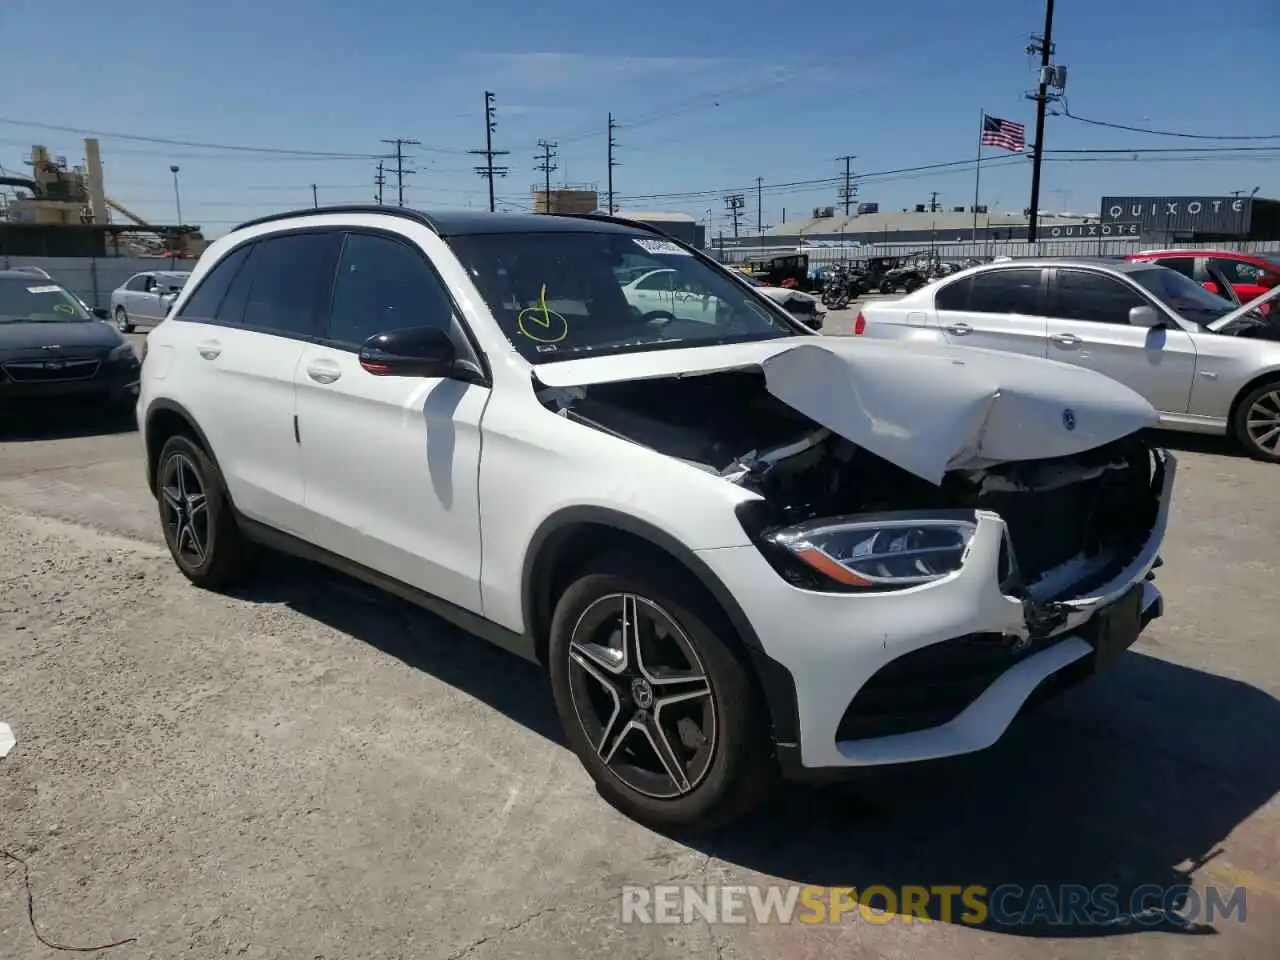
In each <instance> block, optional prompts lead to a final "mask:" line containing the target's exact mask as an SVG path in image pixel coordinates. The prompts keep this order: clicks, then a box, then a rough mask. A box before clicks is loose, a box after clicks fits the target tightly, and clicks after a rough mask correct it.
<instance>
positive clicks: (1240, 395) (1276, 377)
mask: <svg viewBox="0 0 1280 960" xmlns="http://www.w3.org/2000/svg"><path fill="white" fill-rule="evenodd" d="M1270 381H1275V382H1277V383H1280V366H1276V367H1273V368H1271V369H1270V370H1264V371H1263V372H1262V373H1259V374H1257V375H1256V376H1254V377H1253V379H1252V380H1249V381H1248V382H1247V383H1246V384H1244V386H1242V387H1241V388H1240V389H1239V390H1237V391H1236V395H1235V397H1234V398H1232V400H1231V409H1230V410H1229V411H1228V412H1227V431H1228V432H1231V431H1232V430H1234V429H1235V422H1236V413H1237V412H1238V411H1239V409H1240V404H1241V403H1243V402H1244V398H1245V397H1247V396H1248V395H1249V394H1250V393H1252V392H1253V391H1254V390H1256V389H1258V387H1260V386H1262V385H1263V384H1264V383H1267V382H1270Z"/></svg>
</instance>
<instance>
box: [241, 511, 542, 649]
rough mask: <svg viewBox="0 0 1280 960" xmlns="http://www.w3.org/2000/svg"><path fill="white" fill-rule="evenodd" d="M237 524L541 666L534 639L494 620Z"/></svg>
mask: <svg viewBox="0 0 1280 960" xmlns="http://www.w3.org/2000/svg"><path fill="white" fill-rule="evenodd" d="M236 523H237V524H238V525H239V527H240V532H241V533H243V534H244V535H245V537H246V538H248V539H249V540H251V541H253V542H254V543H256V544H258V545H259V546H263V547H266V548H267V549H269V550H278V551H280V552H281V553H287V554H289V555H290V556H294V557H298V558H300V559H303V560H310V561H313V562H315V563H318V564H320V565H321V566H325V567H328V568H329V569H330V570H335V571H337V572H338V573H343V574H346V575H347V576H349V577H352V578H353V579H356V580H359V581H361V582H362V583H366V584H368V585H369V586H371V587H374V588H376V589H378V590H383V591H385V592H386V593H390V594H392V595H393V596H396V597H399V598H400V599H401V600H407V601H408V602H409V603H412V604H414V605H415V606H418V607H421V608H422V609H424V610H426V611H428V612H430V613H434V614H435V615H436V616H438V617H440V618H441V619H443V620H447V621H448V622H449V623H451V624H453V625H454V626H455V627H458V628H460V629H462V630H465V631H467V632H468V633H471V634H475V635H476V636H478V637H480V638H481V639H484V640H488V641H489V642H490V643H492V644H494V645H495V646H498V647H501V648H502V649H503V650H506V651H508V652H509V653H514V654H515V655H516V656H519V657H523V658H524V659H525V660H529V661H531V662H533V663H538V662H539V661H538V656H537V653H536V646H535V644H534V642H533V638H532V637H531V636H529V635H528V634H520V633H516V632H514V631H512V630H508V629H507V628H506V627H502V626H499V625H498V624H496V623H494V622H493V621H491V620H486V619H485V618H484V617H482V616H480V615H479V614H476V613H472V612H471V611H470V610H465V609H463V608H462V607H459V606H458V605H457V604H454V603H450V602H449V601H447V600H441V599H440V598H439V597H437V596H435V595H433V594H430V593H427V592H426V591H424V590H419V589H418V588H417V587H411V586H409V585H408V584H406V583H401V582H400V581H399V580H396V579H394V578H392V577H389V576H387V575H386V574H384V573H379V572H378V571H377V570H371V569H370V568H369V567H366V566H364V565H363V564H360V563H356V562H355V561H354V560H348V559H347V558H346V557H340V556H338V555H337V554H336V553H330V552H329V551H328V550H325V549H323V548H321V547H317V546H315V545H314V544H311V543H307V542H306V541H305V540H301V539H299V538H298V537H295V536H293V535H292V534H288V533H283V532H281V531H280V530H277V529H275V528H274V527H270V526H267V525H266V524H265V523H259V522H258V521H257V520H250V519H249V518H248V517H245V516H244V515H242V514H240V513H238V512H237V514H236Z"/></svg>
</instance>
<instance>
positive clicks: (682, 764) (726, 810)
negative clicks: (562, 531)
mask: <svg viewBox="0 0 1280 960" xmlns="http://www.w3.org/2000/svg"><path fill="white" fill-rule="evenodd" d="M624 622H628V623H630V624H632V626H633V628H632V629H631V630H629V631H624V630H623V629H622V624H623V623H624ZM624 634H625V635H624ZM729 637H730V628H729V626H728V623H727V622H726V620H725V618H724V616H723V615H722V614H721V612H720V611H719V609H718V608H716V607H715V606H714V605H713V604H711V603H710V602H709V601H707V600H706V599H704V598H703V597H702V595H701V594H700V593H698V592H697V591H695V590H693V589H691V588H690V587H689V586H688V585H687V583H686V581H685V580H683V579H681V578H680V577H678V576H676V575H675V574H673V573H672V572H670V567H669V566H665V565H660V564H659V563H658V562H656V561H647V560H646V559H645V558H644V557H643V556H640V557H637V556H634V555H627V556H624V555H614V556H608V557H604V558H601V559H599V560H597V561H596V562H593V563H591V564H590V565H589V566H588V567H587V568H586V569H584V570H583V571H582V572H581V573H580V575H579V576H578V577H577V579H576V580H574V581H573V582H572V583H571V584H570V585H569V587H568V588H567V589H566V590H565V591H564V593H563V594H562V595H561V596H560V598H559V599H558V601H557V603H556V607H555V613H554V615H553V617H552V623H551V642H550V646H549V651H548V654H549V666H550V672H551V688H552V692H553V694H554V696H555V702H556V709H557V711H558V713H559V715H560V721H561V723H562V724H563V726H564V729H565V734H566V736H567V738H568V741H569V745H570V746H571V747H572V748H573V750H574V752H575V753H577V755H578V758H579V759H580V760H581V761H582V764H583V766H585V767H586V769H587V772H588V773H589V774H590V775H591V777H592V779H594V780H595V782H596V786H597V787H598V789H599V790H600V793H601V794H602V795H603V796H604V797H605V799H607V800H608V801H609V802H610V803H612V804H613V805H614V806H616V807H617V808H618V809H619V810H621V811H622V812H623V813H625V814H627V815H628V816H629V817H631V818H632V819H634V820H636V821H637V822H639V823H642V824H645V825H647V826H650V827H653V828H655V829H659V830H663V829H666V830H680V831H694V832H704V831H707V830H711V829H714V828H716V827H718V826H721V825H723V824H725V823H727V822H729V821H730V820H733V819H736V818H738V817H740V816H742V815H743V814H745V813H747V812H748V811H749V810H750V809H751V808H752V807H754V806H755V805H757V804H758V803H759V802H761V801H762V800H763V799H764V798H765V797H766V796H767V795H768V793H769V792H770V790H771V788H772V787H773V785H774V784H775V783H776V780H777V767H776V764H775V762H774V760H773V756H772V751H771V748H770V742H769V733H768V728H767V724H766V722H765V719H764V718H765V716H766V710H765V707H764V704H763V703H761V702H760V697H759V694H758V693H757V692H756V688H755V686H754V684H753V683H752V678H751V674H750V673H749V671H748V667H747V665H746V663H745V662H744V658H743V657H742V656H740V655H739V654H738V652H737V651H736V645H735V644H734V643H733V641H732V640H731V639H729ZM726 641H728V642H726ZM623 651H625V652H623Z"/></svg>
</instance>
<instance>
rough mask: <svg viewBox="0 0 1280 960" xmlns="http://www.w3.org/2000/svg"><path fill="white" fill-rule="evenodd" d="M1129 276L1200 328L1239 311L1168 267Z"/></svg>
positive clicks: (1137, 271)
mask: <svg viewBox="0 0 1280 960" xmlns="http://www.w3.org/2000/svg"><path fill="white" fill-rule="evenodd" d="M1129 276H1130V278H1132V279H1133V280H1134V282H1136V283H1137V284H1139V285H1140V286H1141V287H1142V288H1143V289H1145V290H1146V291H1147V292H1148V293H1151V294H1153V295H1154V296H1155V297H1156V299H1158V300H1160V301H1162V302H1164V303H1165V304H1167V305H1168V306H1169V307H1171V308H1172V309H1173V310H1174V312H1176V313H1177V314H1178V315H1179V316H1182V317H1185V318H1186V319H1188V320H1190V321H1192V322H1193V323H1198V324H1200V325H1201V326H1204V325H1206V324H1209V323H1213V321H1215V320H1217V319H1218V318H1220V317H1225V316H1226V315H1227V314H1228V313H1230V312H1231V311H1232V310H1234V309H1235V308H1236V306H1235V304H1234V303H1231V302H1230V301H1229V300H1224V299H1222V297H1220V296H1218V295H1217V294H1216V293H1210V292H1209V291H1208V290H1206V289H1205V288H1204V287H1202V286H1200V284H1198V283H1196V282H1195V281H1194V280H1192V279H1191V278H1190V277H1188V276H1186V275H1185V274H1181V273H1178V271H1176V270H1170V269H1169V268H1168V267H1152V268H1150V269H1148V270H1134V271H1132V272H1130V274H1129Z"/></svg>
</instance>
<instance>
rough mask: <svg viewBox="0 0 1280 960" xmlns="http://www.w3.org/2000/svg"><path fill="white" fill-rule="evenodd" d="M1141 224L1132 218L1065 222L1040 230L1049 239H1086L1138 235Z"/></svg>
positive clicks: (1140, 232)
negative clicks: (1123, 221)
mask: <svg viewBox="0 0 1280 960" xmlns="http://www.w3.org/2000/svg"><path fill="white" fill-rule="evenodd" d="M1141 227H1142V224H1141V223H1140V222H1139V221H1137V220H1134V221H1133V222H1132V223H1120V222H1112V223H1066V224H1063V225H1061V226H1057V227H1048V228H1046V229H1043V230H1041V233H1042V234H1043V235H1044V236H1047V237H1048V238H1049V239H1051V240H1087V239H1089V238H1090V237H1138V236H1141V235H1142V230H1141Z"/></svg>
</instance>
